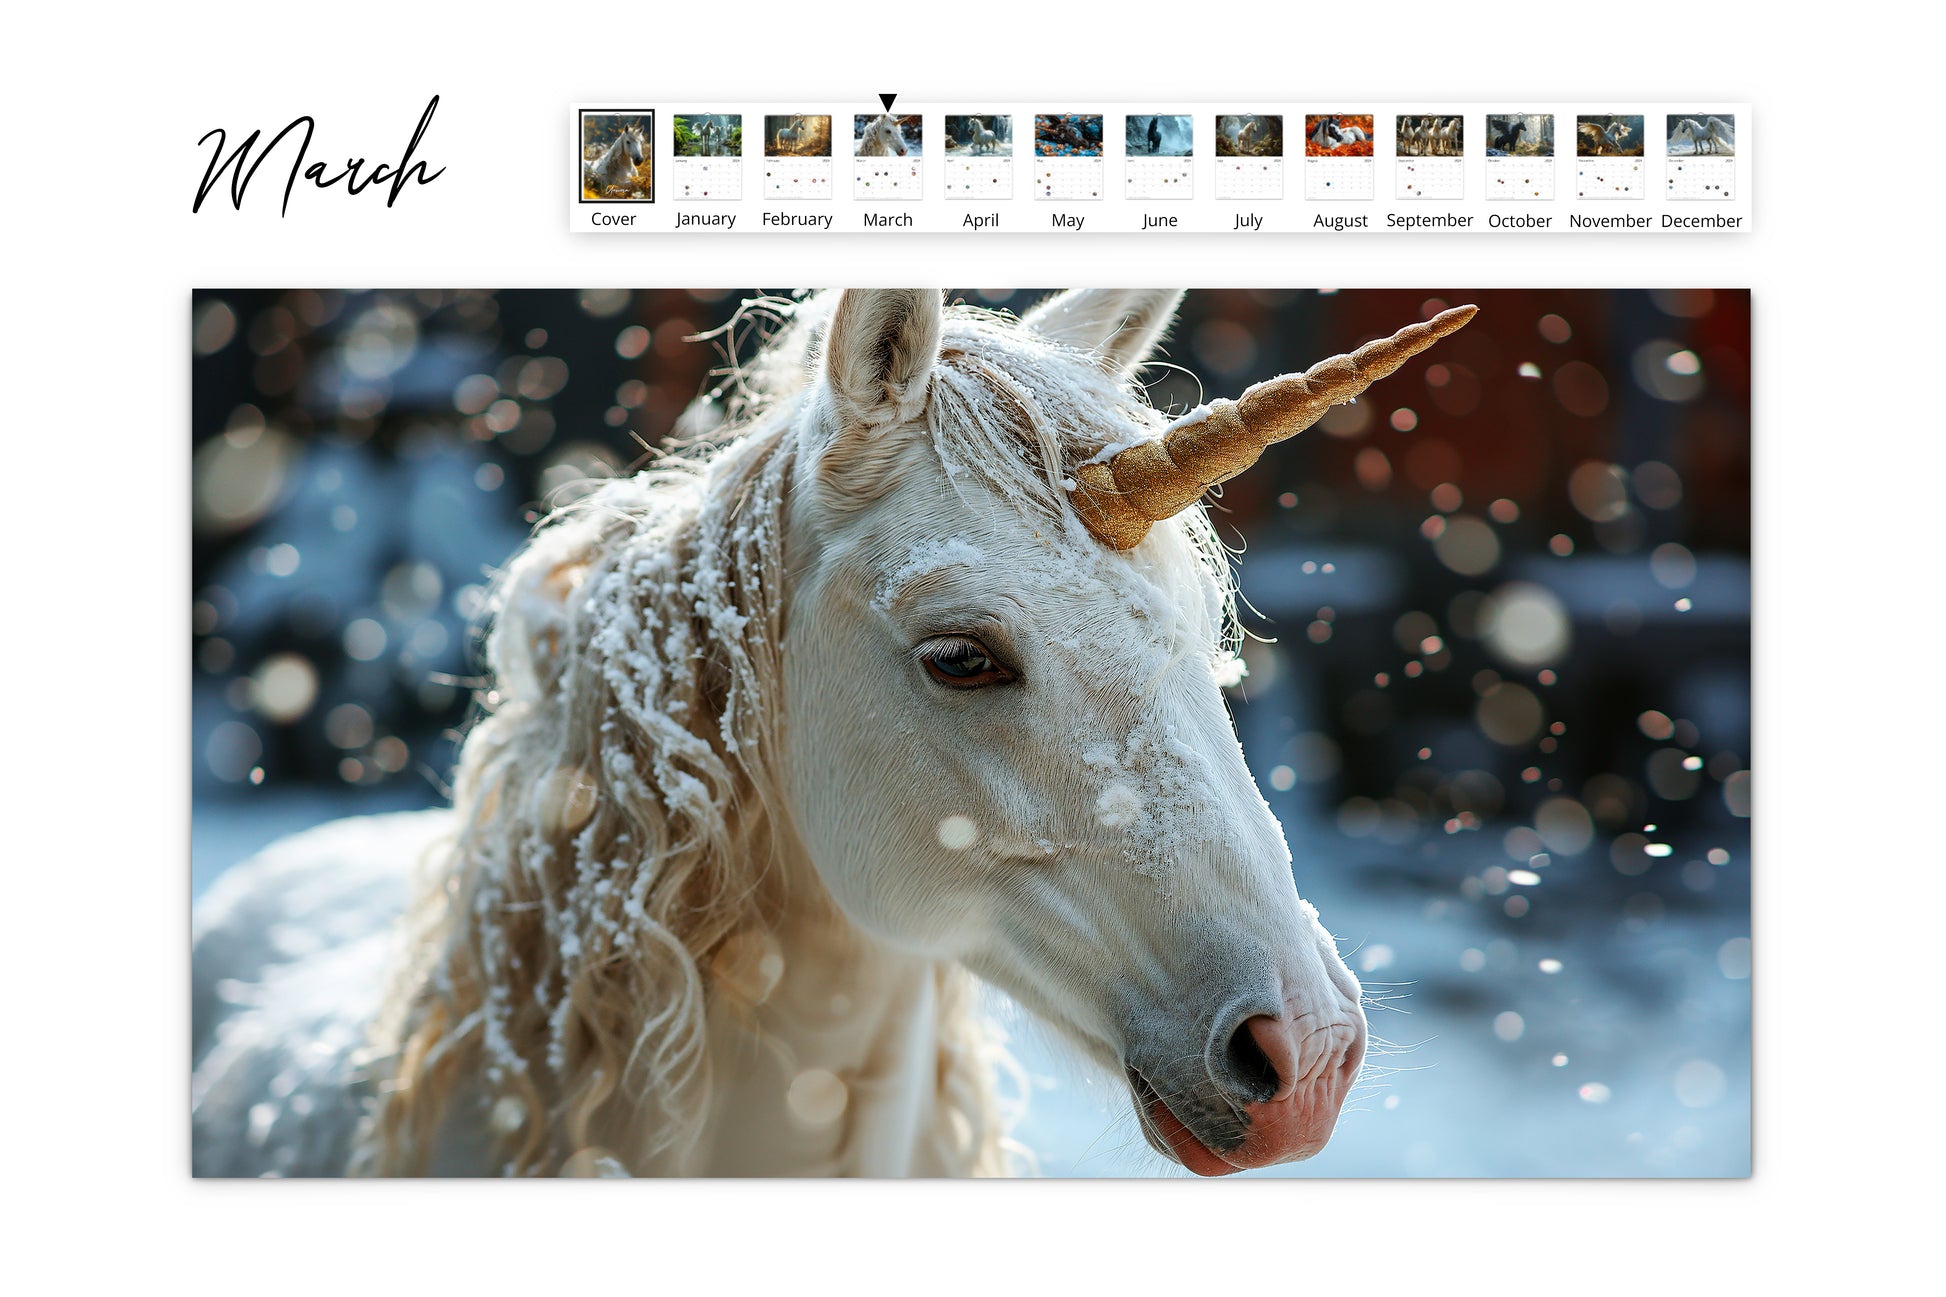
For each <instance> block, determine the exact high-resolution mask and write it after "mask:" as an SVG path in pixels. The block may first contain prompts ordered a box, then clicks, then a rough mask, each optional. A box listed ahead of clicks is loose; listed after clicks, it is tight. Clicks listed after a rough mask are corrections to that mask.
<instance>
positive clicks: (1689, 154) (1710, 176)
mask: <svg viewBox="0 0 1946 1297" xmlns="http://www.w3.org/2000/svg"><path fill="white" fill-rule="evenodd" d="M1667 123H1668V128H1667V131H1666V132H1665V134H1664V136H1663V138H1664V140H1665V141H1666V145H1665V151H1666V153H1667V154H1668V163H1667V167H1666V170H1665V172H1664V177H1665V183H1664V186H1663V197H1664V198H1668V199H1671V200H1674V201H1678V202H1698V201H1701V202H1728V201H1730V200H1732V199H1734V198H1735V197H1736V192H1737V161H1736V151H1737V119H1736V115H1735V114H1734V113H1711V112H1694V113H1670V114H1669V115H1668V118H1667Z"/></svg>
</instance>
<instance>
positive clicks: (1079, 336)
mask: <svg viewBox="0 0 1946 1297" xmlns="http://www.w3.org/2000/svg"><path fill="white" fill-rule="evenodd" d="M1181 303H1182V290H1181V289H1180V288H1071V289H1069V290H1068V291H1067V292H1065V293H1056V294H1055V295H1054V296H1053V297H1050V298H1048V299H1047V300H1046V301H1045V302H1042V303H1041V304H1040V305H1039V306H1036V307H1035V308H1034V309H1033V310H1031V311H1029V312H1027V314H1026V315H1025V316H1023V317H1022V318H1021V321H1020V322H1021V323H1022V324H1023V325H1025V326H1026V327H1027V328H1030V329H1032V330H1033V331H1034V332H1036V333H1038V334H1040V335H1041V336H1042V337H1044V338H1051V339H1053V340H1054V341H1055V342H1064V343H1066V344H1067V345H1068V346H1070V347H1078V348H1080V349H1081V350H1082V351H1086V352H1092V353H1093V354H1095V355H1096V356H1098V357H1100V358H1101V360H1102V362H1103V363H1104V364H1105V365H1107V366H1108V368H1110V369H1112V370H1120V371H1122V372H1124V373H1126V372H1130V371H1133V370H1135V369H1137V368H1139V367H1141V365H1142V364H1143V363H1144V362H1146V361H1147V360H1148V358H1149V356H1150V354H1151V353H1152V352H1154V351H1155V348H1156V344H1157V343H1159V342H1161V341H1162V335H1163V334H1165V333H1167V332H1168V331H1169V326H1170V325H1172V324H1174V323H1175V322H1176V307H1177V306H1179V305H1181Z"/></svg>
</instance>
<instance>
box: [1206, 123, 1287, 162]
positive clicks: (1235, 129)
mask: <svg viewBox="0 0 1946 1297" xmlns="http://www.w3.org/2000/svg"><path fill="white" fill-rule="evenodd" d="M1216 156H1217V157H1219V158H1281V157H1283V156H1284V119H1283V117H1282V116H1280V115H1275V114H1273V115H1271V116H1262V115H1259V114H1255V113H1226V114H1224V115H1222V116H1220V117H1218V118H1217V119H1216Z"/></svg>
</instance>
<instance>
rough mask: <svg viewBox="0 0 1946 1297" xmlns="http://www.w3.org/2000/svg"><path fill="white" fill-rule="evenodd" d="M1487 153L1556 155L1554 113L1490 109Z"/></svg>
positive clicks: (1547, 156) (1498, 155) (1501, 155)
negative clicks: (1509, 111) (1491, 110)
mask: <svg viewBox="0 0 1946 1297" xmlns="http://www.w3.org/2000/svg"><path fill="white" fill-rule="evenodd" d="M1487 156H1488V157H1490V158H1551V157H1553V156H1554V114H1553V113H1489V114H1488V115H1487Z"/></svg>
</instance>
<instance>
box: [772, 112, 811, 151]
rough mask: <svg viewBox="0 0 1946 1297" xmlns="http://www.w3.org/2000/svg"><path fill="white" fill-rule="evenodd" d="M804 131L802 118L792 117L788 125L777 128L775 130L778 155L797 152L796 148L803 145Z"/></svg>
mask: <svg viewBox="0 0 1946 1297" xmlns="http://www.w3.org/2000/svg"><path fill="white" fill-rule="evenodd" d="M804 131H805V125H804V119H803V118H802V117H793V118H791V120H790V123H789V125H786V126H779V127H778V128H777V151H778V152H779V153H795V152H797V150H798V146H799V145H800V144H802V143H803V140H804Z"/></svg>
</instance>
